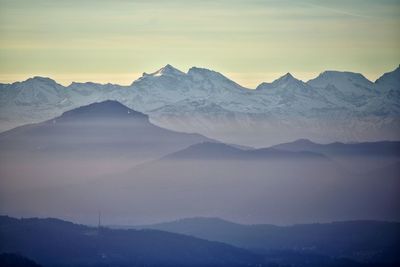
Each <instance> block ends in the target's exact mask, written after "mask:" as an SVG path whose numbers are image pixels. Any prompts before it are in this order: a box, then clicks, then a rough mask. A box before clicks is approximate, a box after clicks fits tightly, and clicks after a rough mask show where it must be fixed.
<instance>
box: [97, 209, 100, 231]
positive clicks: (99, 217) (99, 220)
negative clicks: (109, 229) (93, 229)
mask: <svg viewBox="0 0 400 267" xmlns="http://www.w3.org/2000/svg"><path fill="white" fill-rule="evenodd" d="M97 227H98V228H99V229H100V227H101V211H99V224H98V226H97Z"/></svg>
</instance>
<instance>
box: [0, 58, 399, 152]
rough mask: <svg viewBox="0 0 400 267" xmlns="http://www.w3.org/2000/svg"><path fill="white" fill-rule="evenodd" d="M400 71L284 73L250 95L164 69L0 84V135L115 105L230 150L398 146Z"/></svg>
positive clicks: (194, 71) (209, 77) (206, 75)
mask: <svg viewBox="0 0 400 267" xmlns="http://www.w3.org/2000/svg"><path fill="white" fill-rule="evenodd" d="M399 99H400V68H397V69H396V70H394V71H392V72H389V73H386V74H384V75H383V76H382V77H380V78H379V79H378V80H377V81H376V82H371V81H369V80H368V79H366V78H365V77H364V76H363V75H362V74H359V73H352V72H339V71H325V72H323V73H321V74H320V75H319V76H318V77H316V78H315V79H312V80H310V81H308V82H303V81H300V80H298V79H296V78H295V77H293V76H292V75H291V74H289V73H288V74H286V75H284V76H283V77H281V78H279V79H277V80H276V81H274V82H272V83H262V84H260V85H259V86H258V87H257V88H256V89H255V90H252V89H249V88H244V87H242V86H240V85H239V84H237V83H235V82H233V81H231V80H230V79H228V78H227V77H225V76H223V75H222V74H220V73H218V72H215V71H211V70H208V69H203V68H197V67H193V68H191V69H189V71H188V72H187V73H185V72H182V71H180V70H178V69H176V68H174V67H172V66H171V65H166V66H165V67H163V68H161V69H160V70H158V71H156V72H154V73H150V74H147V73H143V76H142V77H140V78H139V79H137V80H136V81H134V82H133V83H132V84H131V85H129V86H119V85H113V84H95V83H72V84H71V85H69V86H67V87H64V86H62V85H60V84H57V83H56V82H55V81H53V80H51V79H48V78H42V77H34V78H31V79H28V80H26V81H24V82H16V83H13V84H1V85H0V130H2V131H4V130H7V129H10V128H13V127H15V126H19V125H23V124H27V123H32V122H40V121H44V120H47V119H51V118H53V117H56V116H59V115H60V114H62V113H63V112H64V111H67V110H70V109H73V108H76V107H79V106H82V105H87V104H90V103H93V102H100V101H104V100H117V101H119V102H121V103H123V104H124V105H126V106H128V107H130V108H132V109H134V110H137V111H140V112H143V113H145V114H147V115H149V117H150V120H151V121H152V122H153V123H155V124H157V125H159V126H162V127H165V128H169V129H173V130H178V131H185V132H197V133H201V134H204V135H207V136H209V137H212V138H216V139H221V140H223V141H226V142H230V143H239V144H244V145H252V146H266V145H272V144H276V143H280V142H287V141H291V140H295V139H299V138H309V139H312V140H314V141H318V142H331V141H346V142H348V141H371V140H382V139H388V140H395V139H398V132H399V130H400V120H399V114H400V106H399V104H398V103H399Z"/></svg>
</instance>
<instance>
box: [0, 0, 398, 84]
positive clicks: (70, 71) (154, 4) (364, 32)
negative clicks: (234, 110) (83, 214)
mask: <svg viewBox="0 0 400 267" xmlns="http://www.w3.org/2000/svg"><path fill="white" fill-rule="evenodd" d="M399 29H400V0H379V1H376V0H335V1H329V0H319V1H316V0H314V1H312V0H287V1H284V0H279V1H278V0H242V1H238V0H202V1H193V0H184V1H178V0H168V1H165V0H131V1H130V0H86V1H85V0H69V1H64V0H62V1H61V0H36V1H32V0H0V82H11V81H15V80H22V79H25V78H27V77H30V76H33V75H41V76H49V77H52V78H54V79H56V80H57V81H59V82H61V83H63V84H68V83H69V82H71V81H73V80H75V81H97V82H113V83H120V84H130V83H131V82H132V81H133V80H134V79H136V78H138V77H139V76H140V75H141V73H142V72H152V71H155V70H156V69H158V68H160V67H162V66H163V65H165V64H167V63H170V64H172V65H174V66H175V67H177V68H179V69H181V70H183V71H186V70H187V69H188V68H190V67H191V66H199V67H206V68H210V69H214V70H217V71H220V72H222V73H224V74H225V75H227V76H228V77H230V78H232V79H234V80H235V81H237V82H239V83H241V84H242V85H245V86H250V87H254V86H255V85H257V84H259V83H261V82H262V81H271V80H273V79H275V78H277V77H278V76H280V75H282V74H284V73H286V72H291V73H293V74H294V75H295V76H297V77H298V78H301V79H303V80H307V79H309V78H311V77H313V76H315V75H317V74H318V73H320V72H321V71H323V70H326V69H337V70H350V71H356V72H362V73H363V74H365V75H366V76H367V77H368V78H370V79H373V80H374V79H376V78H377V77H378V76H380V75H381V74H382V73H383V72H387V71H391V70H393V69H394V68H396V67H397V66H398V65H399V64H400V30H399Z"/></svg>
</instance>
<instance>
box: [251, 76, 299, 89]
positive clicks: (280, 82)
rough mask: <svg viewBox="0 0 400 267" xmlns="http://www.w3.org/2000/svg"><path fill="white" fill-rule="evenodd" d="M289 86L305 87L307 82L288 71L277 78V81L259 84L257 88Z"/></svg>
mask: <svg viewBox="0 0 400 267" xmlns="http://www.w3.org/2000/svg"><path fill="white" fill-rule="evenodd" d="M277 87H280V88H287V87H291V88H305V87H306V84H305V83H304V82H303V81H301V80H299V79H297V78H295V77H294V76H293V75H292V74H291V73H289V72H288V73H286V74H285V75H283V76H282V77H280V78H278V79H276V80H275V81H273V82H272V83H266V82H264V83H261V84H260V85H259V86H257V88H256V89H269V88H277Z"/></svg>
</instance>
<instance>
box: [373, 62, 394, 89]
mask: <svg viewBox="0 0 400 267" xmlns="http://www.w3.org/2000/svg"><path fill="white" fill-rule="evenodd" d="M375 83H376V84H378V85H382V86H384V87H388V89H397V88H399V85H400V65H399V66H398V67H397V68H396V69H394V70H393V71H391V72H386V73H384V74H383V75H382V76H381V77H379V78H378V79H377V80H376V81H375Z"/></svg>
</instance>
